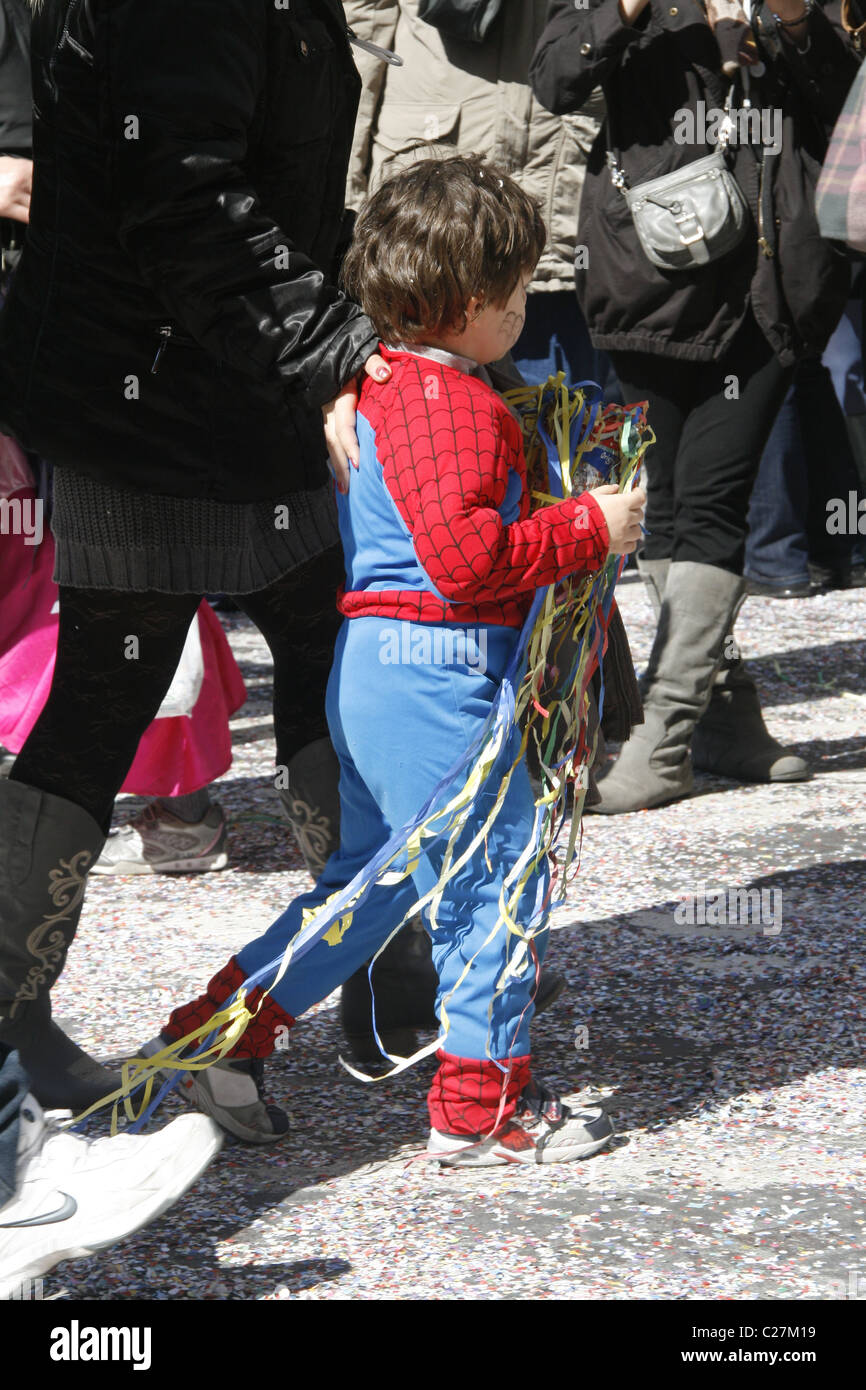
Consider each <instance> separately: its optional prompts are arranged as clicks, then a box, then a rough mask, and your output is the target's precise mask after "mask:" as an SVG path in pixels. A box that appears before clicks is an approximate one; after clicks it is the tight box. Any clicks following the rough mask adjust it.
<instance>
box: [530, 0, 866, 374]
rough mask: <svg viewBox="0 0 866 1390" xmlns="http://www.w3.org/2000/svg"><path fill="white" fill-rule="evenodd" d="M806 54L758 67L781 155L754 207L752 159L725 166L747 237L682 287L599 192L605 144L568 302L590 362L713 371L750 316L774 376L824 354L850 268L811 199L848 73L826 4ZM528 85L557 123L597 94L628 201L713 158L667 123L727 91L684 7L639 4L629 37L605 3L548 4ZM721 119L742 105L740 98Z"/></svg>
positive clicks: (593, 162) (583, 214) (618, 198)
mask: <svg viewBox="0 0 866 1390" xmlns="http://www.w3.org/2000/svg"><path fill="white" fill-rule="evenodd" d="M765 13H766V11H765ZM770 24H771V25H772V19H771V20H770ZM772 32H773V34H775V26H773V30H772ZM810 39H811V43H810V47H809V49H808V51H807V52H806V53H805V54H804V55H802V56H801V55H800V54H799V53H798V52H797V51H796V50H794V49H793V48H792V47H791V46H789V45H785V46H784V51H782V52H780V53H779V54H778V55H777V56H771V54H770V53H769V52H765V54H764V57H765V62H766V73H765V75H764V76H763V77H761V78H759V79H754V80H753V82H752V94H751V95H752V101H753V104H754V105H756V106H760V107H762V108H765V109H767V110H778V111H780V112H781V113H782V118H783V119H782V150H781V154H780V155H779V156H778V157H777V156H771V157H769V158H767V159H766V164H765V168H764V183H765V188H764V196H763V200H761V199H760V185H761V161H760V159H759V157H758V153H757V152H756V150H755V148H754V147H752V146H750V145H740V146H738V147H737V148H736V150H735V151H734V156H735V166H734V167H735V172H736V176H737V178H738V180H739V183H740V186H741V188H742V190H743V192H744V193H745V195H746V197H747V199H748V202H749V205H750V209H751V213H752V218H753V222H752V225H751V226H750V227H749V229H748V233H747V236H746V238H745V240H744V241H742V242H741V243H740V244H739V246H737V247H736V248H735V249H734V250H732V251H731V252H729V254H728V255H727V256H725V257H723V258H722V259H721V260H719V261H716V262H711V263H710V264H709V265H706V266H702V267H698V268H695V269H693V270H685V271H682V270H677V271H665V270H660V269H658V268H656V267H655V266H654V265H653V264H652V263H651V262H650V261H649V259H648V258H647V257H646V255H645V254H644V252H643V250H642V248H641V245H640V242H639V241H638V237H637V233H636V231H635V229H634V225H633V223H632V220H631V215H630V213H629V211H628V208H627V206H626V203H625V199H624V198H623V196H622V194H621V193H620V192H619V191H618V190H617V189H616V188H615V187H614V186H613V183H612V181H611V175H610V170H609V169H608V167H607V162H606V141H605V133H604V131H602V133H601V134H600V136H599V138H598V139H597V140H596V142H595V145H594V146H593V150H592V154H591V156H590V161H589V168H588V171H587V177H586V182H585V184H584V192H583V197H582V200H581V204H580V220H579V228H578V243H579V244H580V245H582V246H585V247H586V248H587V255H586V267H585V268H578V271H577V288H578V296H579V299H580V302H581V306H582V308H583V312H584V314H585V316H586V319H587V322H588V324H589V328H590V333H591V336H592V341H593V343H594V344H595V346H596V347H600V348H606V349H614V350H615V349H622V350H629V351H639V352H640V351H642V352H650V353H655V354H659V355H661V356H668V357H673V358H680V359H683V360H686V361H693V362H702V361H716V360H718V359H719V358H720V357H722V356H723V355H724V353H725V351H726V349H727V347H728V346H729V344H730V343H731V340H732V339H733V338H734V336H735V334H736V332H737V330H738V328H739V327H740V324H741V323H742V322H743V319H744V318H745V316H746V314H747V312H748V308H749V305H750V304H751V308H752V311H753V313H754V315H755V318H756V319H757V321H758V323H759V325H760V327H761V329H762V331H763V332H764V334H765V336H766V338H767V340H768V341H769V343H770V344H771V346H772V348H773V351H774V352H775V353H776V355H777V356H778V358H779V360H780V361H781V362H782V363H783V364H784V365H790V363H792V362H793V361H794V360H795V359H796V358H797V357H799V356H801V355H802V354H804V353H807V352H808V353H820V352H821V351H822V350H823V348H824V347H825V346H826V343H827V340H828V338H829V337H830V335H831V333H832V332H833V329H834V328H835V326H836V324H837V322H838V320H839V317H840V315H841V313H842V309H843V307H844V304H845V300H846V297H847V293H848V284H849V268H848V264H847V261H846V259H845V257H844V254H843V252H842V251H841V249H840V248H839V247H837V246H835V245H834V244H833V243H831V242H828V241H824V240H822V238H821V236H820V233H819V230H818V225H817V221H816V218H815V211H814V192H815V186H816V184H817V179H818V175H819V173H820V165H821V161H822V159H823V157H824V153H825V151H826V147H827V140H828V136H829V132H830V130H831V128H832V125H833V122H834V121H835V119H836V116H837V115H838V113H839V111H840V110H841V107H842V104H843V102H844V99H845V95H846V93H847V91H848V88H849V86H850V84H851V82H852V81H853V79H854V77H855V75H856V73H857V68H858V59H857V57H856V55H855V52H854V49H853V46H852V45H851V43H850V40H849V39H848V38H847V36H846V35H845V34H844V31H843V29H842V27H841V24H840V23H839V6H838V3H836V0H830V2H829V3H825V0H817V6H816V10H815V12H814V13H813V15H812V18H811V21H810ZM775 46H777V45H774V47H775ZM531 79H532V83H533V86H534V89H535V91H536V94H537V95H538V97H539V99H540V100H541V101H542V102H543V103H544V104H545V106H548V107H549V108H550V109H551V110H552V111H556V112H559V113H565V112H568V111H574V110H577V108H578V107H579V106H581V105H582V104H583V103H584V102H585V101H586V99H587V97H588V96H589V93H590V92H591V91H592V89H593V88H594V87H596V86H597V85H599V84H600V85H601V86H602V88H603V90H604V95H605V98H606V100H607V107H608V111H609V112H610V113H611V115H612V119H613V126H612V129H613V140H614V143H615V144H616V145H617V146H618V147H619V150H620V153H621V163H622V165H623V167H624V169H625V171H626V174H627V176H628V180H629V183H630V185H631V186H632V187H634V186H635V185H636V184H638V183H642V182H643V181H644V180H646V179H649V178H654V177H657V176H659V175H661V174H665V173H668V172H669V171H671V170H673V169H678V168H682V167H683V166H685V165H687V164H689V163H690V162H692V161H693V160H696V159H700V158H703V157H704V156H705V155H707V154H708V153H710V151H711V149H713V148H714V146H713V145H712V144H709V145H708V144H706V143H699V144H680V143H677V141H676V140H675V139H674V130H675V128H677V122H678V119H679V118H678V115H677V113H678V112H681V111H683V110H689V111H691V112H693V113H697V111H698V102H700V101H703V102H704V103H706V106H707V107H708V108H711V107H713V108H719V109H721V108H723V107H724V104H725V98H726V96H727V92H728V87H729V81H728V80H727V79H725V78H724V77H723V75H722V72H721V57H720V53H719V49H718V45H717V43H716V39H715V37H714V35H713V33H712V30H711V29H710V27H709V25H708V24H707V22H706V18H705V15H704V11H703V8H702V7H701V6H700V5H699V4H698V3H697V0H677V3H676V4H668V3H662V0H650V4H649V6H648V7H647V8H646V9H645V10H644V12H643V14H642V15H641V16H640V17H639V19H638V21H637V25H636V27H634V28H630V27H629V26H627V25H625V24H624V23H623V21H622V19H621V18H620V15H619V9H618V3H617V0H589V7H588V8H580V9H576V8H575V6H574V4H573V0H553V3H552V5H551V9H550V15H549V20H548V25H547V29H546V30H545V33H544V34H543V36H542V38H541V41H540V43H539V45H538V48H537V50H536V53H535V56H534V59H533V62H532V69H531ZM733 105H735V106H741V105H742V91H741V89H740V91H739V92H737V93H735V97H734V102H733ZM759 201H763V216H762V217H761V219H760V226H759ZM761 234H763V236H764V241H765V247H764V249H763V250H762V249H761V247H760V246H759V242H758V238H759V235H761Z"/></svg>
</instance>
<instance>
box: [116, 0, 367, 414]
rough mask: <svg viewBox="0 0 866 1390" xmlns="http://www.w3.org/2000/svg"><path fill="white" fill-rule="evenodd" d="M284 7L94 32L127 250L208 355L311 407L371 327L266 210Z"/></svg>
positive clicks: (347, 370)
mask: <svg viewBox="0 0 866 1390" xmlns="http://www.w3.org/2000/svg"><path fill="white" fill-rule="evenodd" d="M270 3H272V0H113V3H111V4H110V5H108V6H106V7H104V8H102V9H101V11H100V12H99V14H98V18H97V19H96V21H95V43H96V50H97V62H98V63H99V64H100V66H102V69H103V71H104V72H105V73H106V74H107V91H106V111H105V119H106V121H107V122H108V124H109V132H108V133H109V139H110V144H111V148H112V152H113V174H114V177H113V181H112V187H113V193H114V196H115V197H116V200H117V224H118V227H119V229H120V236H121V239H122V242H123V244H124V246H125V247H126V249H127V250H128V252H129V253H130V254H131V255H132V256H133V257H134V258H135V261H136V263H137V265H138V267H139V270H140V273H141V275H142V276H143V278H144V279H145V280H146V281H147V282H148V283H149V284H150V285H151V286H152V287H153V288H154V289H155V290H156V291H157V292H158V294H159V295H160V297H161V299H162V301H163V302H164V303H165V305H166V307H167V309H168V311H169V313H170V314H172V316H173V317H175V318H176V319H177V321H178V322H179V323H180V324H181V325H182V326H183V327H184V328H185V329H186V331H187V332H189V333H190V334H191V335H192V336H193V337H194V338H195V339H196V340H197V341H198V342H199V343H201V345H202V346H203V347H204V348H205V349H206V350H208V351H210V352H212V353H213V354H214V355H216V356H218V357H219V358H221V359H222V360H224V361H226V362H228V363H229V364H230V365H231V366H233V367H236V368H238V369H239V370H241V371H244V372H247V373H249V374H250V375H253V376H256V377H258V378H260V379H268V378H272V379H273V378H275V379H277V380H278V381H279V382H281V383H282V385H283V386H284V387H285V388H286V389H287V390H289V391H291V392H303V393H304V394H305V396H306V399H307V400H308V402H309V403H310V404H311V405H321V404H323V403H324V402H325V401H327V400H329V399H331V398H332V397H333V396H334V395H336V394H337V392H338V390H339V389H340V388H341V387H342V386H343V385H345V383H346V382H347V381H349V380H350V379H351V378H352V377H353V376H354V375H355V374H356V373H357V372H358V371H359V370H360V369H361V367H362V365H363V363H364V361H365V360H366V358H367V357H368V356H369V354H370V353H371V352H372V351H374V350H375V347H376V345H377V341H378V340H377V337H376V334H375V332H374V330H373V327H372V324H371V323H370V322H369V320H368V319H367V318H366V317H365V316H364V315H363V314H362V313H361V311H360V309H358V308H357V306H356V305H354V304H352V303H351V302H350V301H349V300H347V299H346V298H345V297H344V296H343V295H341V294H340V293H339V291H338V290H336V289H335V288H334V287H333V286H332V285H331V284H329V283H328V282H327V280H326V278H325V276H324V274H323V273H322V271H321V270H320V269H319V268H318V267H316V266H315V265H314V264H313V263H312V261H311V260H309V258H308V257H306V256H305V255H303V254H301V253H300V252H299V251H298V250H297V249H296V248H295V247H293V245H292V243H291V240H290V238H289V237H288V236H287V235H286V233H285V232H284V230H283V229H282V228H281V227H279V226H277V225H276V224H275V223H274V221H273V220H272V219H271V218H270V217H269V216H268V215H267V213H266V212H265V211H264V210H263V208H262V206H261V204H260V201H259V198H258V196H257V193H256V188H255V186H254V182H253V180H252V179H251V177H250V175H249V173H248V171H247V169H246V167H245V157H246V153H247V140H248V132H249V130H250V127H251V125H252V122H253V121H254V119H255V118H256V117H257V115H259V114H260V113H259V111H258V106H259V101H260V98H261V95H262V93H263V90H264V84H265V69H266V56H267V25H266V20H267V8H268V5H269V4H270Z"/></svg>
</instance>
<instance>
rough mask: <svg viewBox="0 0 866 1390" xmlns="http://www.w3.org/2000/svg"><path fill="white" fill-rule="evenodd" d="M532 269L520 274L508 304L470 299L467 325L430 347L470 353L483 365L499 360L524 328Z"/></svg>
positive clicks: (467, 355) (463, 354) (443, 336)
mask: <svg viewBox="0 0 866 1390" xmlns="http://www.w3.org/2000/svg"><path fill="white" fill-rule="evenodd" d="M532 275H533V272H532V271H526V272H524V274H522V275H521V277H520V279H519V280H518V282H517V284H516V285H515V287H514V289H513V290H512V292H511V296H510V298H509V300H508V303H507V304H483V303H482V302H481V301H479V300H478V299H474V298H473V299H470V301H469V303H468V304H467V306H466V327H465V328H464V329H463V331H462V332H461V333H454V332H453V333H443V334H442V335H441V336H440V337H439V338H437V340H436V342H435V343H433V342H431V343H430V346H431V347H444V348H446V349H447V351H448V352H455V353H458V354H459V355H460V356H461V357H471V359H472V361H473V362H478V363H480V364H481V365H482V366H483V365H484V364H486V363H487V362H498V361H499V358H500V357H504V356H505V354H506V353H507V352H510V351H511V349H512V348H513V347H514V344H515V343H516V342H517V339H518V338H519V337H520V334H521V332H522V331H523V324H524V321H525V319H526V294H527V290H528V289H529V286H530V284H531V283H532Z"/></svg>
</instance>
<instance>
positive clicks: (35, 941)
mask: <svg viewBox="0 0 866 1390" xmlns="http://www.w3.org/2000/svg"><path fill="white" fill-rule="evenodd" d="M104 843H105V836H104V835H103V833H102V830H101V829H100V827H99V826H98V825H97V824H96V822H95V821H94V820H92V819H91V817H90V816H89V815H88V814H87V812H86V811H84V810H82V809H81V807H80V806H76V805H74V804H73V802H71V801H66V800H64V798H63V797H60V796H53V795H51V794H50V793H48V792H41V791H38V790H36V788H34V787H28V786H26V785H25V784H24V783H23V782H14V781H9V780H7V779H4V780H3V781H2V782H0V1042H3V1043H5V1044H6V1045H7V1046H9V1047H12V1048H14V1049H15V1050H16V1051H17V1052H18V1054H19V1056H20V1058H21V1063H22V1066H23V1067H24V1069H25V1071H26V1072H27V1074H28V1076H29V1079H30V1089H31V1090H32V1092H33V1094H34V1096H35V1097H36V1099H37V1100H38V1101H39V1104H40V1105H42V1106H43V1107H44V1108H45V1109H48V1110H56V1109H64V1110H65V1109H68V1110H72V1111H75V1112H79V1111H81V1110H85V1109H87V1108H88V1107H89V1106H91V1105H93V1104H95V1103H96V1101H98V1100H101V1099H102V1098H103V1096H106V1095H108V1094H110V1092H111V1091H115V1090H117V1089H118V1087H119V1086H120V1077H119V1075H117V1074H116V1073H114V1072H111V1071H107V1070H106V1068H105V1067H102V1066H100V1064H99V1063H98V1062H95V1061H94V1060H93V1059H92V1058H91V1057H88V1055H87V1053H86V1052H82V1050H81V1048H79V1047H78V1046H77V1045H76V1044H75V1043H74V1042H72V1040H71V1039H70V1038H67V1036H66V1034H65V1033H63V1032H62V1031H61V1029H60V1028H58V1027H57V1024H56V1023H53V1022H52V1021H51V1000H50V996H49V991H50V989H51V986H52V985H53V984H54V981H55V980H56V979H57V977H58V975H59V974H60V972H61V970H62V969H63V966H64V963H65V961H66V953H67V951H68V950H69V947H70V945H71V943H72V939H73V937H74V936H75V932H76V928H77V926H78V919H79V917H80V916H81V908H82V904H83V902H84V888H85V882H86V878H87V873H88V871H89V869H90V867H91V866H92V864H93V863H94V862H95V860H96V859H97V858H98V857H99V854H100V851H101V849H102V846H103V844H104Z"/></svg>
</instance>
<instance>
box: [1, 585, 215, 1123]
mask: <svg viewBox="0 0 866 1390" xmlns="http://www.w3.org/2000/svg"><path fill="white" fill-rule="evenodd" d="M197 602H198V599H197V598H195V597H192V596H189V597H179V598H178V597H175V598H171V597H168V596H166V595H162V594H158V595H142V594H124V595H120V594H111V593H103V592H96V591H93V592H84V591H79V590H71V589H61V591H60V621H59V630H58V645H57V660H56V664H55V671H54V679H53V682H52V686H51V691H50V693H49V696H48V700H47V701H46V704H45V706H44V708H43V710H42V713H41V715H40V717H39V719H38V720H37V723H36V725H35V726H34V728H33V730H32V732H31V734H30V737H29V738H28V739H27V742H26V743H25V745H24V748H23V749H22V751H21V753H20V754H19V756H18V758H17V759H16V761H15V764H14V766H13V768H12V771H11V774H10V776H9V778H8V779H4V780H3V781H2V782H0V1041H2V1042H4V1043H6V1044H7V1045H10V1046H13V1047H15V1048H16V1049H17V1050H18V1051H19V1052H20V1054H21V1060H22V1063H23V1065H24V1067H25V1069H26V1070H27V1072H28V1074H29V1076H30V1079H31V1088H32V1090H33V1092H34V1094H35V1095H36V1097H37V1099H38V1100H39V1101H40V1103H42V1104H44V1105H45V1106H46V1107H48V1108H52V1109H53V1108H67V1107H68V1108H70V1109H73V1110H77V1109H81V1108H84V1107H85V1106H87V1105H90V1104H92V1103H93V1102H94V1101H95V1100H96V1099H98V1098H100V1097H101V1096H102V1095H105V1094H106V1093H107V1091H108V1090H111V1089H114V1088H115V1086H116V1084H117V1078H116V1077H115V1076H114V1075H113V1074H112V1073H109V1072H106V1071H105V1070H104V1069H103V1068H101V1067H99V1066H98V1065H97V1064H96V1063H94V1062H92V1061H91V1059H89V1058H88V1057H86V1055H85V1054H84V1053H82V1052H81V1051H80V1050H79V1049H78V1048H76V1047H75V1046H74V1044H72V1043H71V1042H70V1041H69V1039H68V1038H66V1037H65V1036H64V1034H63V1033H62V1032H61V1031H60V1029H59V1028H57V1027H56V1025H55V1024H53V1023H52V1022H51V1006H50V996H49V990H50V988H51V987H52V985H53V984H54V981H55V980H56V979H57V977H58V975H59V974H60V972H61V970H62V969H63V964H64V962H65V959H66V953H67V951H68V949H69V946H70V944H71V941H72V939H73V937H74V935H75V931H76V928H77V925H78V919H79V917H80V915H81V909H82V904H83V899H84V891H85V884H86V879H87V874H88V872H89V870H90V868H91V867H92V865H93V863H94V862H95V860H96V859H97V858H98V856H99V853H100V851H101V849H102V846H103V844H104V841H105V836H106V834H107V831H108V827H109V824H110V821H111V810H112V805H113V802H114V798H115V796H116V794H117V791H118V788H119V787H120V785H121V783H122V781H123V779H124V777H125V775H126V772H127V770H128V767H129V765H130V763H131V762H132V759H133V758H134V756H135V750H136V748H137V746H138V740H139V738H140V737H141V734H142V733H143V732H144V729H145V728H146V727H147V725H148V724H149V723H150V721H151V719H152V718H153V716H154V714H155V713H156V711H157V709H158V708H159V705H160V703H161V701H162V698H163V696H164V694H165V692H166V690H167V689H168V686H169V684H170V683H171V678H172V675H173V673H174V669H175V666H176V665H177V661H178V659H179V656H180V652H181V650H182V648H183V643H184V638H185V636H186V629H187V627H188V625H189V622H190V620H191V618H192V614H193V612H194V611H195V607H196V605H197Z"/></svg>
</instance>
